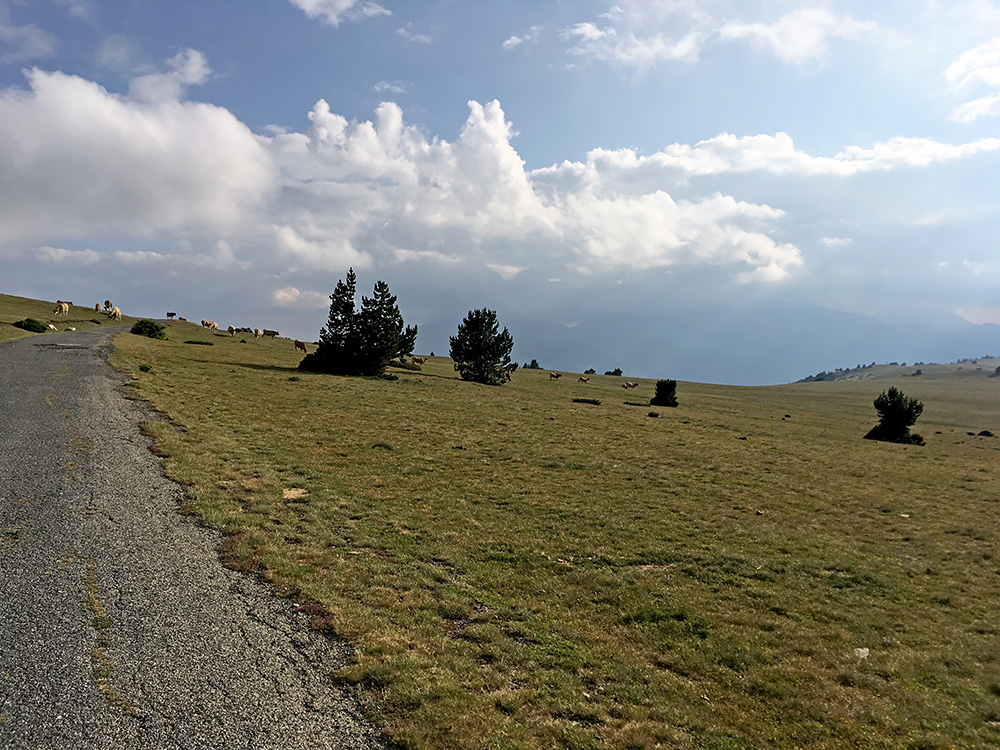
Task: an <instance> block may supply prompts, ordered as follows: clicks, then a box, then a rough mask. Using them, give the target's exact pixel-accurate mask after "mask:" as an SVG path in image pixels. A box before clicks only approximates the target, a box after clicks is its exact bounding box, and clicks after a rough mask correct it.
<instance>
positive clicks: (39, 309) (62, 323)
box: [0, 294, 134, 343]
mask: <svg viewBox="0 0 1000 750" xmlns="http://www.w3.org/2000/svg"><path fill="white" fill-rule="evenodd" d="M54 307H55V302H54V301H53V302H43V301H41V300H36V299H27V298H26V297H12V296H11V295H8V294H0V343H3V342H4V341H12V340H13V339H19V338H23V337H25V336H39V335H42V334H36V333H29V332H28V331H23V330H21V329H20V328H15V327H14V326H13V325H12V323H14V322H15V321H18V320H24V319H25V318H34V319H35V320H39V321H41V322H42V323H45V324H46V325H48V324H49V323H51V324H52V325H54V326H55V327H56V328H57V329H58V330H60V331H65V330H66V329H67V328H69V327H73V328H76V330H78V331H86V330H89V329H91V328H97V326H100V325H113V322H112V321H111V320H110V319H109V318H108V316H107V315H104V314H103V313H98V312H94V308H92V307H80V306H79V305H73V306H72V307H70V309H69V315H68V316H66V317H57V316H56V315H55V314H54V313H53V312H52V310H53V308H54ZM131 322H134V318H129V317H126V316H123V317H122V323H131Z"/></svg>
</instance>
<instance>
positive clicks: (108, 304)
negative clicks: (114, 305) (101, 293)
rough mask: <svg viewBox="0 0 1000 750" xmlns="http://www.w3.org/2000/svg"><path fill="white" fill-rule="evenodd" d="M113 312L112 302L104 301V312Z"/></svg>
mask: <svg viewBox="0 0 1000 750" xmlns="http://www.w3.org/2000/svg"><path fill="white" fill-rule="evenodd" d="M110 310H111V300H109V299H106V300H104V312H109V311H110Z"/></svg>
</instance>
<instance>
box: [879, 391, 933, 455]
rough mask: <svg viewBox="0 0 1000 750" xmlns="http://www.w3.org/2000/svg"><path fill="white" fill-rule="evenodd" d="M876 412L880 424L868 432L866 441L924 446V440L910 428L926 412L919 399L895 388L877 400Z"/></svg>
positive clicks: (883, 393)
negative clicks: (911, 431)
mask: <svg viewBox="0 0 1000 750" xmlns="http://www.w3.org/2000/svg"><path fill="white" fill-rule="evenodd" d="M875 411H877V412H878V415H879V423H878V424H877V425H875V426H874V427H872V428H871V430H869V431H868V434H867V435H865V440H881V441H883V442H886V443H908V444H912V445H923V444H924V439H923V438H922V437H921V436H920V435H918V434H917V433H912V434H911V433H910V426H911V425H913V424H915V423H916V421H917V418H918V417H919V416H920V415H921V414H922V413H923V411H924V405H923V404H922V403H920V402H919V401H917V399H915V398H910V397H908V396H906V395H905V394H904V393H903V392H902V391H901V390H899V389H898V388H896V387H895V386H893V387H892V388H890V389H889V390H888V391H883V392H882V394H881V395H880V396H879V397H878V398H876V399H875Z"/></svg>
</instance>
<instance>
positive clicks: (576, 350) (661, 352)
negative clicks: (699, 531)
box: [417, 305, 1000, 385]
mask: <svg viewBox="0 0 1000 750" xmlns="http://www.w3.org/2000/svg"><path fill="white" fill-rule="evenodd" d="M500 323H501V325H504V326H506V327H507V328H508V329H509V330H510V332H511V334H512V335H513V337H514V354H513V358H514V359H515V360H516V361H517V362H519V363H521V364H524V363H526V362H530V361H531V360H532V359H537V360H538V362H539V364H540V365H541V366H542V367H543V368H546V369H550V370H566V371H570V372H583V371H584V370H586V369H588V368H593V369H595V370H596V371H597V372H598V373H603V372H605V371H608V370H613V369H615V368H616V367H620V368H621V369H622V371H623V373H624V375H625V376H626V377H628V376H633V377H645V378H674V379H677V380H689V381H697V382H703V383H727V384H733V385H769V384H778V383H790V382H794V381H796V380H800V379H802V378H804V377H806V376H808V375H811V374H814V373H817V372H821V371H828V370H834V369H836V368H838V367H840V368H853V367H855V366H856V365H859V364H870V363H871V362H878V363H884V362H893V361H895V362H916V361H921V362H953V361H955V360H958V359H963V358H971V357H985V356H989V355H1000V326H997V325H974V324H972V323H968V322H966V321H965V320H963V319H961V318H959V317H957V316H955V317H953V318H943V319H939V320H936V321H927V322H924V323H909V324H892V323H887V322H885V321H882V320H879V319H877V318H873V317H867V316H863V315H855V314H851V313H845V312H837V311H833V310H827V309H824V308H820V307H814V306H809V305H784V306H780V307H775V306H769V307H746V306H742V307H733V308H726V309H711V310H688V311H676V312H673V313H669V314H667V313H664V314H628V315H611V316H604V317H595V318H592V319H589V320H585V321H583V322H581V323H579V324H578V325H575V326H572V327H570V326H564V325H560V324H558V323H552V322H544V321H536V320H526V319H517V318H512V319H506V320H505V319H504V318H503V316H502V315H501V316H500ZM455 328H456V323H455V322H454V321H451V320H449V321H444V320H440V321H429V322H427V323H424V324H421V325H420V336H419V338H418V341H417V350H418V351H419V352H428V351H433V352H434V353H435V354H440V355H447V353H448V337H449V336H452V335H454V334H455Z"/></svg>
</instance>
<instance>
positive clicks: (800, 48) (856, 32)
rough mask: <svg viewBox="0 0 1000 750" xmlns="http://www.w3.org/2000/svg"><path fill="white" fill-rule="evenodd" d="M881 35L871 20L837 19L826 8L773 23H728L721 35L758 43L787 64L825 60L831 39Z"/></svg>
mask: <svg viewBox="0 0 1000 750" xmlns="http://www.w3.org/2000/svg"><path fill="white" fill-rule="evenodd" d="M877 32H878V26H877V25H876V24H874V23H872V22H870V21H856V20H854V19H853V18H851V17H850V16H835V15H834V14H833V13H831V12H830V11H828V10H826V9H824V8H806V9H801V10H795V11H792V12H791V13H788V14H786V15H784V16H782V17H781V18H779V19H778V20H777V21H774V22H773V23H727V24H724V25H723V26H722V27H721V28H720V29H719V32H718V33H719V36H720V37H721V38H722V39H725V40H732V39H753V40H756V41H758V42H759V43H761V44H763V45H764V46H765V47H767V48H769V49H770V50H771V51H772V52H773V53H774V54H775V55H777V57H778V58H779V59H780V60H782V61H783V62H786V63H795V64H798V65H801V64H803V63H807V62H809V61H810V60H818V59H821V58H822V57H824V56H825V55H826V53H827V50H828V47H829V40H830V39H854V38H857V37H860V36H863V35H865V34H875V33H877Z"/></svg>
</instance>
